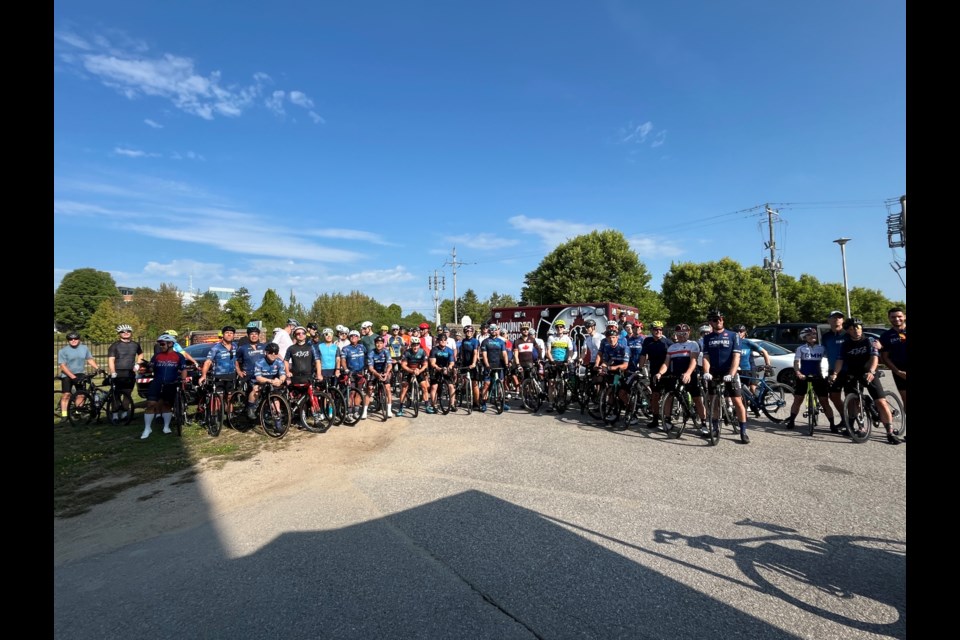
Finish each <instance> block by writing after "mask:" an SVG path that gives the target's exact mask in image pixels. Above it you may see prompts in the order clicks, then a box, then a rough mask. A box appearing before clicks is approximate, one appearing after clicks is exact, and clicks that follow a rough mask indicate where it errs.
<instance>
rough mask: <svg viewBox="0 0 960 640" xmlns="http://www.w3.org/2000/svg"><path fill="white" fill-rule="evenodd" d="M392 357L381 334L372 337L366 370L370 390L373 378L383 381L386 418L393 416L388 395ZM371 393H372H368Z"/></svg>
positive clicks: (391, 398)
mask: <svg viewBox="0 0 960 640" xmlns="http://www.w3.org/2000/svg"><path fill="white" fill-rule="evenodd" d="M384 328H386V327H384ZM392 365H393V358H391V357H390V351H389V350H387V348H386V347H385V346H384V338H383V336H382V335H381V336H376V337H375V338H374V339H373V349H372V350H371V351H370V352H369V353H367V370H368V371H369V372H370V390H371V391H372V390H373V379H374V378H377V379H378V380H380V381H381V382H383V387H384V389H385V390H386V393H387V406H386V407H384V410H385V411H386V415H387V417H388V418H392V417H393V411H392V410H391V409H392V407H393V397H392V396H391V395H390V375H391V374H392V373H393V367H392ZM370 395H371V396H372V395H373V394H372V393H371V394H370Z"/></svg>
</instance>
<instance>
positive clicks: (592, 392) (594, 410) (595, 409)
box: [586, 382, 604, 420]
mask: <svg viewBox="0 0 960 640" xmlns="http://www.w3.org/2000/svg"><path fill="white" fill-rule="evenodd" d="M603 389H604V388H603V387H598V386H597V385H596V384H594V383H592V382H591V383H589V386H588V387H587V399H586V406H587V413H589V414H590V417H591V418H593V419H594V420H603V414H602V413H601V412H600V397H601V396H602V395H603Z"/></svg>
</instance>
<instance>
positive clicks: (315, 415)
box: [287, 380, 336, 433]
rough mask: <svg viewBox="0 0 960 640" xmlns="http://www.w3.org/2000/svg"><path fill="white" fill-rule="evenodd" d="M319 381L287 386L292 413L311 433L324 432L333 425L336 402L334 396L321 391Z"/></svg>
mask: <svg viewBox="0 0 960 640" xmlns="http://www.w3.org/2000/svg"><path fill="white" fill-rule="evenodd" d="M316 385H317V381H315V380H311V381H309V382H300V383H295V382H291V383H290V384H289V385H288V386H287V398H288V401H289V403H290V413H291V414H292V415H293V417H294V418H295V419H296V420H297V421H298V422H299V423H300V426H301V427H303V428H304V429H305V430H307V431H309V432H311V433H323V432H324V431H326V430H327V429H329V428H330V427H331V426H332V425H333V418H334V416H335V415H336V403H335V401H334V399H333V396H331V395H330V394H328V393H326V392H325V391H321V390H320V389H319V388H318V387H317V386H316Z"/></svg>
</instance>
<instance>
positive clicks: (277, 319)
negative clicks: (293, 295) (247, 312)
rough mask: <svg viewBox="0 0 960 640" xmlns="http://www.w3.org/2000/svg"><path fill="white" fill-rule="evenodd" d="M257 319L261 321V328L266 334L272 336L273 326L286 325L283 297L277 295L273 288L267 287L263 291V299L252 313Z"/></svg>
mask: <svg viewBox="0 0 960 640" xmlns="http://www.w3.org/2000/svg"><path fill="white" fill-rule="evenodd" d="M253 315H255V316H256V317H257V319H258V320H261V321H262V322H263V328H264V329H265V330H266V331H267V334H268V335H270V336H272V335H273V333H272V331H273V329H274V327H285V326H287V315H286V314H285V313H284V304H283V299H282V298H280V296H279V295H277V292H276V291H274V290H273V289H267V290H266V291H264V292H263V299H262V300H261V301H260V306H259V307H257V310H256V311H255V312H254V313H253Z"/></svg>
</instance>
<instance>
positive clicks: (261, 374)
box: [247, 342, 287, 428]
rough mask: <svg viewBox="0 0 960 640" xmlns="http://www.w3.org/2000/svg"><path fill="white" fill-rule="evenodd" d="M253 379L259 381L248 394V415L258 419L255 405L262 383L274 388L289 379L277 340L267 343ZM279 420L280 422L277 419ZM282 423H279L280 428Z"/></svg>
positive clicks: (252, 418)
mask: <svg viewBox="0 0 960 640" xmlns="http://www.w3.org/2000/svg"><path fill="white" fill-rule="evenodd" d="M253 379H254V380H255V381H256V382H257V383H258V384H254V385H251V387H250V394H249V395H248V396H247V417H248V418H250V419H251V420H256V419H257V416H256V414H255V413H254V407H256V406H257V398H258V397H259V395H260V387H261V385H268V384H269V385H270V386H272V387H273V388H278V387H282V386H283V385H284V384H285V383H286V381H287V368H286V365H285V364H284V361H283V358H281V357H280V345H278V344H277V343H276V342H271V343H269V344H267V346H266V347H264V349H263V357H262V358H260V359H259V360H258V361H257V367H256V369H255V370H254V372H253ZM277 422H280V421H279V420H277ZM279 427H280V425H279V424H278V425H277V428H279Z"/></svg>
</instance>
